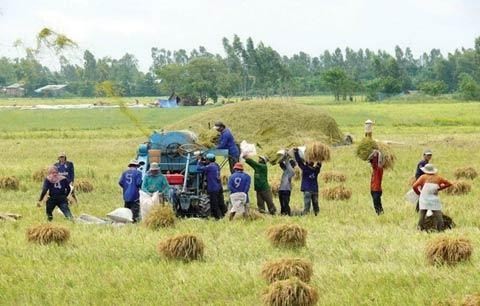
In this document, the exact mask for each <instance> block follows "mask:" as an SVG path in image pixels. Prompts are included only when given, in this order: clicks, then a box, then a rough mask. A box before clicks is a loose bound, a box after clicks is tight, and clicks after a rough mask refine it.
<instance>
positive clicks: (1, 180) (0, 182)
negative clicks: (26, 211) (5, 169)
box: [0, 176, 20, 190]
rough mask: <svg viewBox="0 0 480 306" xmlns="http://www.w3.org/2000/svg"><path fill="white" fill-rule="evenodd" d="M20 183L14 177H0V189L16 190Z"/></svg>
mask: <svg viewBox="0 0 480 306" xmlns="http://www.w3.org/2000/svg"><path fill="white" fill-rule="evenodd" d="M19 187H20V181H19V180H18V178H16V177H15V176H2V177H0V189H7V190H18V188H19Z"/></svg>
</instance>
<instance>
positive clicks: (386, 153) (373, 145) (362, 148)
mask: <svg viewBox="0 0 480 306" xmlns="http://www.w3.org/2000/svg"><path fill="white" fill-rule="evenodd" d="M373 150H379V151H380V152H381V153H382V157H383V162H384V164H383V168H384V169H392V168H393V166H394V165H395V161H396V156H395V153H394V152H393V150H392V148H391V147H390V146H389V145H387V144H384V143H381V142H376V141H375V140H373V139H371V138H369V137H365V138H363V139H362V141H361V142H360V143H359V144H358V146H357V150H356V151H355V153H356V155H357V157H359V158H360V159H361V160H365V161H366V160H368V157H369V156H370V154H371V153H372V152H373Z"/></svg>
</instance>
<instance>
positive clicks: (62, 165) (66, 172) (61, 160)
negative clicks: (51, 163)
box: [55, 152, 77, 202]
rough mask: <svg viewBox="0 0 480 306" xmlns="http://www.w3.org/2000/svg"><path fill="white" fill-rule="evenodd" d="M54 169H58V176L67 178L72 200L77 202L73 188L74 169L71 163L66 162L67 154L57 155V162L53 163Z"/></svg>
mask: <svg viewBox="0 0 480 306" xmlns="http://www.w3.org/2000/svg"><path fill="white" fill-rule="evenodd" d="M55 167H57V169H58V174H60V175H63V176H64V177H66V178H67V180H68V182H69V183H70V189H71V194H72V198H73V199H74V200H75V202H77V197H76V196H75V190H74V188H73V182H74V180H75V167H74V166H73V162H71V161H67V154H66V153H65V152H61V153H60V154H58V162H57V163H55Z"/></svg>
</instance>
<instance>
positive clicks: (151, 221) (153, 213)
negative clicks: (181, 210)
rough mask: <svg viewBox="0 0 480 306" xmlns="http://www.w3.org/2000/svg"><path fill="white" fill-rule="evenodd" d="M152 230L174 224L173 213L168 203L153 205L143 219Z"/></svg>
mask: <svg viewBox="0 0 480 306" xmlns="http://www.w3.org/2000/svg"><path fill="white" fill-rule="evenodd" d="M143 222H144V223H145V226H146V227H148V228H149V229H152V230H158V229H160V228H162V227H170V226H174V225H175V213H174V212H173V210H172V208H171V207H170V206H169V205H154V206H153V207H152V208H151V209H150V211H149V212H148V214H147V216H146V217H145V219H144V220H143Z"/></svg>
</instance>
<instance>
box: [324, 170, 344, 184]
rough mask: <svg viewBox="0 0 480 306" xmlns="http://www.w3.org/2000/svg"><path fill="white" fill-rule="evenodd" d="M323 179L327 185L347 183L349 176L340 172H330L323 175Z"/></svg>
mask: <svg viewBox="0 0 480 306" xmlns="http://www.w3.org/2000/svg"><path fill="white" fill-rule="evenodd" d="M322 179H323V181H324V182H325V183H328V182H345V181H346V180H347V176H346V175H345V174H343V173H341V172H338V171H328V172H324V173H322Z"/></svg>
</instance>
